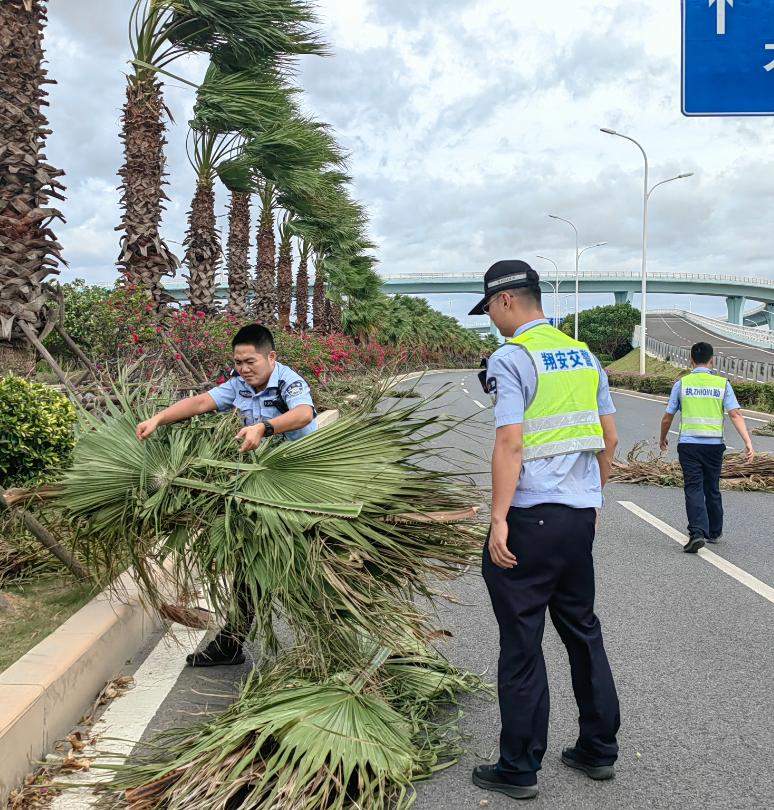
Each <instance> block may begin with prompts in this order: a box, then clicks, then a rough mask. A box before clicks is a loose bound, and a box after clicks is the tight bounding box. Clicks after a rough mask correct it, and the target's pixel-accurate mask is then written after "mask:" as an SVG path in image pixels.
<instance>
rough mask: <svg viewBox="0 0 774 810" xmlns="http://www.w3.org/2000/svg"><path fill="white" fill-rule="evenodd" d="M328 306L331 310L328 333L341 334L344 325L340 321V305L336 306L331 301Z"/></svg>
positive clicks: (336, 304)
mask: <svg viewBox="0 0 774 810" xmlns="http://www.w3.org/2000/svg"><path fill="white" fill-rule="evenodd" d="M330 304H331V310H330V316H329V319H328V331H329V332H342V331H343V330H344V324H343V320H342V313H341V304H338V303H336V302H335V301H331V302H330Z"/></svg>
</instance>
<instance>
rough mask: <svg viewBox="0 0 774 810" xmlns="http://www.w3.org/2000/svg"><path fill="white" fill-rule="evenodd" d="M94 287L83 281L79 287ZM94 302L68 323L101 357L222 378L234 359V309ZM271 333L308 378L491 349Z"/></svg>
mask: <svg viewBox="0 0 774 810" xmlns="http://www.w3.org/2000/svg"><path fill="white" fill-rule="evenodd" d="M89 289H92V288H84V287H83V286H82V285H80V286H79V287H78V289H77V292H79V293H83V292H84V290H86V291H88V290H89ZM103 292H104V291H103ZM71 295H72V294H71ZM89 302H90V308H89V307H84V306H83V305H81V306H79V307H73V309H72V311H73V313H76V314H77V316H78V322H77V323H73V324H72V325H71V326H69V327H68V329H69V330H70V331H73V332H75V331H77V332H78V334H84V335H89V342H88V343H86V344H82V345H83V348H84V349H85V351H86V352H87V354H89V355H90V356H91V359H92V360H94V361H95V362H96V363H98V364H103V365H104V364H107V365H112V364H116V363H127V362H131V361H133V360H136V359H138V358H139V357H147V358H148V359H149V360H150V361H151V363H150V364H149V370H150V369H151V368H154V367H155V368H159V367H161V368H163V369H175V368H177V369H179V368H180V367H181V366H182V365H183V364H184V363H185V361H188V362H190V363H191V364H192V365H193V366H194V367H195V368H197V369H198V370H199V371H200V372H201V373H202V374H203V375H204V376H205V377H206V378H207V379H208V380H213V381H218V380H222V379H225V375H226V374H227V373H228V370H229V369H230V367H231V363H232V359H231V358H232V350H231V339H232V338H233V336H234V333H235V332H236V331H237V330H238V329H239V327H240V326H242V325H243V324H242V322H241V321H239V320H238V319H236V318H235V317H233V316H232V315H229V314H225V313H224V314H216V315H207V314H206V313H204V312H195V311H192V310H182V309H173V308H169V309H168V310H167V311H166V312H165V313H163V314H162V317H161V318H159V317H158V316H157V314H156V311H155V309H154V306H153V304H152V302H150V301H149V300H148V298H147V297H146V296H145V295H144V294H143V293H142V292H140V291H137V290H134V289H131V288H122V289H116V290H113V291H110V292H109V293H105V294H103V295H100V296H92V297H91V298H90V299H89ZM94 324H99V326H100V327H101V328H95V327H94ZM108 327H109V328H108ZM274 337H275V342H276V345H277V355H278V357H279V359H280V361H281V362H283V363H285V364H287V365H289V366H292V367H293V368H295V369H296V370H297V371H298V372H299V374H301V375H302V376H304V377H306V378H307V379H309V381H310V382H314V381H315V380H317V381H320V382H326V381H328V380H330V379H331V378H332V377H334V376H336V375H341V374H351V373H355V372H360V371H366V370H371V369H382V368H385V367H387V368H390V369H408V368H412V369H415V368H425V367H433V366H434V367H455V366H466V365H467V366H470V365H471V364H472V365H475V366H477V365H478V363H479V360H480V358H481V356H482V355H483V354H488V353H489V352H490V351H491V348H492V347H490V346H487V344H485V343H481V342H480V341H478V339H473V340H471V341H470V344H469V347H468V346H467V341H466V346H462V347H461V346H460V345H459V344H457V345H453V344H452V345H451V347H450V348H447V349H442V348H437V347H433V348H430V347H428V346H427V345H424V344H423V343H422V342H420V341H419V340H416V339H412V340H406V341H405V342H403V343H399V344H398V345H395V344H394V343H389V342H380V341H379V340H377V339H375V338H367V339H366V338H364V339H362V340H356V339H355V338H353V337H351V336H349V335H346V334H343V333H334V334H330V335H321V334H319V333H316V332H307V333H303V334H302V333H297V332H280V331H277V332H276V333H275V336H274ZM466 337H467V336H466ZM438 342H439V343H443V341H438ZM57 348H59V347H57ZM62 353H63V352H62Z"/></svg>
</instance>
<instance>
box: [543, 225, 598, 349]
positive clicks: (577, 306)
mask: <svg viewBox="0 0 774 810" xmlns="http://www.w3.org/2000/svg"><path fill="white" fill-rule="evenodd" d="M548 216H549V217H550V218H551V219H558V220H559V221H560V222H566V223H567V224H568V225H569V226H570V227H571V228H572V229H573V231H575V340H577V339H578V310H579V309H580V273H579V268H580V257H581V256H582V255H583V254H584V253H585V252H586V251H587V250H591V249H592V248H595V247H601V246H602V245H606V244H607V242H597V243H596V244H595V245H589V246H588V247H585V248H583V250H578V229H577V228H576V227H575V225H574V223H572V222H570V220H569V219H565V218H564V217H558V216H556V215H555V214H549V215H548ZM538 258H544V257H540V256H539V257H538ZM549 261H550V259H549Z"/></svg>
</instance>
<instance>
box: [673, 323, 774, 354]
mask: <svg viewBox="0 0 774 810" xmlns="http://www.w3.org/2000/svg"><path fill="white" fill-rule="evenodd" d="M660 320H661V322H662V323H663V324H664V326H666V327H667V329H669V331H670V332H671V333H672V334H673V335H676V336H677V337H679V338H680V339H681V340H684V341H686V342H690V341H691V340H692V338H687V337H684V336H683V335H681V334H679V333H678V332H675V330H674V329H672V327H671V326H670V325H669V324H668V323H667V322H666V319H665V318H664V316H663V315H662V316H661V317H660ZM672 320H675V319H674V318H673V319H672ZM677 320H678V321H680V323H683V324H685V321H684V320H683V319H682V318H677ZM688 323H689V324H690V326H691V328H692V329H696V330H697V331H698V332H703V333H704V334H705V335H707V336H709V337H711V338H714V340H717V339H718V335H716V334H715V333H714V332H710V331H709V330H707V329H705V328H704V327H702V326H698V325H697V324H695V323H691V322H690V321H689V322H688ZM726 340H730V338H726ZM712 346H713V348H714V349H716V350H717V349H755V351H759V352H763V354H770V355H772V356H773V357H774V352H772V351H769V350H768V349H763V348H760V347H758V346H748V345H747V344H745V343H729V344H722V345H718V344H717V343H714V342H713V344H712Z"/></svg>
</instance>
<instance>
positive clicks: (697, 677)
mask: <svg viewBox="0 0 774 810" xmlns="http://www.w3.org/2000/svg"><path fill="white" fill-rule="evenodd" d="M444 384H446V385H448V388H449V390H448V392H447V393H446V394H445V395H444V396H443V398H442V400H441V401H440V407H441V409H442V410H443V411H444V412H446V413H449V414H454V415H456V416H469V417H470V421H469V422H467V424H466V426H465V429H464V432H463V433H462V434H461V435H460V436H459V437H458V438H457V440H456V441H455V447H454V449H453V450H452V451H450V452H449V453H448V454H446V456H445V460H444V462H443V463H445V464H451V465H459V466H462V468H463V469H465V470H467V471H469V472H471V473H475V478H476V479H477V481H478V483H479V484H480V485H481V486H482V487H484V488H486V486H487V484H488V469H487V467H488V457H489V452H490V449H491V443H492V439H493V435H494V429H493V426H492V414H491V410H490V409H489V408H488V401H487V400H486V399H485V395H484V394H482V392H481V390H480V387H478V382H477V379H476V377H475V374H474V373H472V372H460V373H454V374H443V375H432V376H428V377H426V378H425V379H424V380H423V381H422V382H421V383H419V388H420V390H422V391H423V392H429V391H431V390H436V389H437V388H438V387H439V386H440V385H444ZM615 399H616V403H617V405H618V407H619V429H620V431H621V434H622V443H623V446H624V447H625V448H626V447H628V446H631V445H632V444H634V443H635V442H636V441H637V440H638V439H639V438H642V437H644V436H645V435H646V434H647V435H650V434H652V433H654V432H655V430H657V425H658V420H659V418H660V414H661V413H662V412H663V403H660V402H648V401H647V400H642V399H635V398H632V397H628V396H624V395H620V396H619V395H616V397H615ZM674 438H676V437H674ZM770 449H774V448H771V447H770ZM485 499H486V496H485V495H484V500H485ZM606 500H607V503H606V508H605V510H604V511H603V515H602V520H601V524H600V530H599V533H598V537H597V540H596V545H595V559H596V567H597V588H598V593H597V612H598V614H599V616H600V619H601V621H602V626H603V630H604V635H605V643H606V646H607V650H608V654H609V657H610V660H611V664H612V668H613V672H614V675H615V677H616V682H617V686H618V690H619V698H620V701H621V714H622V728H621V733H620V745H621V753H620V759H619V763H618V766H617V775H616V779H615V780H614V781H613V782H611V783H593V782H591V781H589V780H587V779H586V778H585V777H584V776H582V775H580V774H578V773H577V772H573V771H569V770H568V769H566V768H565V767H564V766H562V765H561V763H560V762H559V754H560V752H561V749H562V747H563V746H565V745H567V744H572V743H573V742H574V740H575V737H576V733H577V725H576V722H577V708H576V706H575V703H574V700H573V697H572V690H571V685H570V677H569V667H568V663H567V657H566V653H565V652H564V649H563V647H562V644H561V642H560V640H559V638H558V636H557V634H556V633H555V631H554V630H553V627H551V625H550V622H548V623H547V627H546V633H545V641H544V649H545V657H546V663H547V667H548V672H549V680H550V685H551V698H552V705H551V727H550V739H549V750H548V752H547V755H546V758H545V760H544V767H543V771H542V772H541V774H540V776H539V784H540V791H541V792H540V796H539V797H538V798H537V799H536V800H534V801H533V802H531V803H530V805H529V806H530V807H533V808H535V809H536V810H538V808H551V809H552V810H586V809H588V810H620V808H627V810H646V809H647V810H651V808H664V810H666V809H667V808H669V810H673V808H678V807H679V808H680V810H707V808H709V809H710V810H720V809H721V808H728V809H729V810H731V808H733V809H734V810H748V809H749V810H763V809H764V808H770V807H772V806H773V805H774V768H772V752H774V730H773V729H772V723H771V718H772V717H774V646H773V645H772V638H773V637H774V603H772V602H770V601H767V599H766V598H764V597H763V596H761V595H760V594H758V593H755V592H753V591H752V590H750V588H748V587H746V586H745V585H744V584H742V583H741V582H739V581H737V580H735V579H733V578H731V577H730V576H729V575H728V574H726V573H724V572H723V571H721V570H718V569H717V568H716V567H713V566H712V565H710V564H709V563H708V562H707V560H706V559H703V558H701V557H697V556H693V555H686V554H684V553H683V552H682V550H681V548H680V546H679V545H678V544H677V543H676V542H675V541H674V540H672V539H670V538H669V537H667V536H665V535H664V534H662V533H661V532H660V531H658V530H657V529H656V528H654V527H653V526H651V525H649V524H648V523H647V522H645V521H644V520H643V519H641V518H640V517H638V516H636V515H635V514H632V512H631V511H629V510H627V509H626V508H625V507H624V506H623V505H622V504H621V502H622V501H625V502H634V503H636V504H637V505H639V506H640V507H641V508H643V509H645V510H647V511H648V512H650V513H651V514H653V515H655V516H657V517H659V518H660V519H661V520H663V521H665V522H666V523H668V524H669V525H670V526H672V527H674V528H675V529H678V530H680V531H682V530H683V527H684V524H685V515H684V511H683V505H682V492H681V491H680V490H674V489H655V488H649V487H634V486H621V485H611V486H610V487H609V488H608V490H607V491H606ZM725 501H726V507H727V512H728V519H727V532H726V536H725V538H724V540H723V541H722V543H721V544H720V545H718V546H715V547H713V551H716V553H717V554H718V555H719V556H721V557H723V558H725V559H727V560H729V561H731V562H733V563H734V564H735V565H737V566H739V567H741V568H743V569H744V570H745V571H746V572H748V573H749V574H751V575H752V576H754V577H757V578H758V579H760V580H762V581H763V582H765V583H768V584H769V585H774V555H772V545H773V543H772V537H771V523H772V520H774V498H773V497H772V496H771V495H765V494H754V493H727V494H726V495H725ZM452 590H453V592H454V593H455V595H456V596H457V597H458V598H459V599H460V600H461V602H462V603H461V604H454V605H452V604H446V603H443V604H440V605H439V606H438V612H439V622H440V624H441V626H443V627H444V628H446V629H448V630H450V631H451V632H452V633H453V638H452V639H450V640H449V641H448V642H447V643H446V644H445V645H444V646H443V652H444V653H445V654H446V655H447V656H448V657H449V658H450V659H451V660H453V661H454V662H455V663H457V664H458V665H460V666H463V667H465V668H467V669H469V670H473V671H475V672H479V673H484V674H485V677H487V678H488V679H490V680H494V677H495V674H496V663H497V655H498V640H497V638H498V637H497V626H496V623H495V621H494V618H493V615H492V612H491V608H490V605H489V601H488V597H487V594H486V590H485V587H484V584H483V581H482V580H481V578H480V575H479V574H478V572H477V571H473V572H471V573H470V574H468V575H467V576H466V577H464V578H463V579H461V580H459V581H458V582H457V583H455V584H454V586H453V588H452ZM186 651H187V650H185V649H183V648H181V649H180V659H181V664H182V659H183V657H184V654H185V652H186ZM252 655H253V656H254V658H255V660H256V661H257V660H258V653H257V651H256V650H252ZM140 658H141V656H138V662H137V663H139V659H140ZM246 671H247V665H246V666H245V667H242V668H235V669H229V668H226V669H214V670H204V671H200V670H191V669H182V667H181V672H180V675H179V677H178V678H177V681H176V684H175V686H174V688H173V689H172V691H171V692H170V694H169V696H168V698H167V699H166V700H165V701H164V703H163V704H162V706H161V708H160V709H159V711H158V712H157V713H156V714H155V716H154V717H153V719H152V721H151V722H150V723H149V725H148V727H147V730H146V733H145V735H144V739H149V738H150V737H152V735H153V734H154V733H155V732H156V731H158V730H160V729H163V728H168V727H171V726H179V725H181V724H184V723H187V722H191V721H193V720H194V719H196V718H197V717H198V716H200V715H201V713H203V712H204V713H206V712H210V711H217V710H218V709H220V708H222V707H223V706H225V705H226V704H227V703H228V700H229V699H230V698H231V696H232V695H233V694H234V692H235V690H236V688H237V685H238V681H239V679H240V678H241V677H242V676H243V675H244V674H245V673H246ZM463 710H464V717H463V720H462V727H463V730H464V732H465V733H466V734H467V735H468V736H469V744H468V753H467V754H466V756H465V757H464V759H463V760H462V761H461V762H460V763H459V764H458V765H455V766H454V767H452V768H450V769H448V770H447V771H444V772H442V773H440V774H439V775H437V776H436V777H435V778H434V779H432V780H431V781H429V782H426V783H422V784H420V785H418V788H417V790H418V799H417V802H416V804H415V808H416V809H417V810H467V808H471V810H472V809H473V808H478V807H481V806H484V807H489V808H492V810H497V808H505V807H512V806H513V804H512V800H510V799H508V798H506V797H503V796H499V795H495V794H487V793H484V792H482V791H480V790H478V789H477V788H475V787H474V786H473V785H472V784H471V782H470V771H471V769H472V767H473V766H474V765H475V764H477V763H479V762H481V761H484V760H489V759H492V758H494V757H496V750H497V736H498V731H499V714H498V709H497V704H496V702H495V701H493V700H486V699H481V698H476V699H471V700H467V701H465V703H464V705H463ZM482 802H488V804H482Z"/></svg>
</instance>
